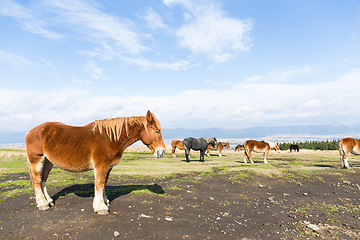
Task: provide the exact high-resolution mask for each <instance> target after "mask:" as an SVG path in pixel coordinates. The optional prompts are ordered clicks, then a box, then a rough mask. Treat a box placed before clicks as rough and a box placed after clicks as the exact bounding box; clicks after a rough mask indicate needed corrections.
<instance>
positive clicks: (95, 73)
mask: <svg viewBox="0 0 360 240" xmlns="http://www.w3.org/2000/svg"><path fill="white" fill-rule="evenodd" d="M83 69H84V70H85V71H86V72H90V73H91V74H90V76H91V77H93V78H95V79H100V80H105V79H106V76H105V75H104V73H103V69H102V68H101V67H99V66H98V65H97V63H96V62H94V61H92V60H89V61H87V62H86V64H85V65H84V66H83Z"/></svg>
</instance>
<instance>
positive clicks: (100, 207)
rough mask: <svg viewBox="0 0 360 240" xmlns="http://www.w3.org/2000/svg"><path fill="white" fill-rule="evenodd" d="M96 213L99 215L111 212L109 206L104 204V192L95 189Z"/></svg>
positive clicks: (94, 205)
mask: <svg viewBox="0 0 360 240" xmlns="http://www.w3.org/2000/svg"><path fill="white" fill-rule="evenodd" d="M93 208H94V212H97V213H99V214H107V213H108V211H109V208H108V206H106V204H105V202H104V190H103V189H102V190H100V189H96V187H95V197H94V201H93Z"/></svg>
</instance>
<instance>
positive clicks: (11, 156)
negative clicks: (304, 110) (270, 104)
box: [0, 149, 360, 201]
mask: <svg viewBox="0 0 360 240" xmlns="http://www.w3.org/2000/svg"><path fill="white" fill-rule="evenodd" d="M1 152H2V153H3V156H2V155H0V187H1V190H2V191H1V192H0V199H1V200H2V201H3V200H4V199H7V198H9V197H12V196H17V195H19V194H21V192H23V193H25V192H31V191H32V190H31V188H30V181H29V180H24V179H16V180H14V181H11V182H9V181H7V180H6V179H8V178H9V177H8V176H10V175H13V174H20V175H21V176H26V177H27V178H28V167H27V160H26V156H24V153H25V151H24V150H23V149H19V150H17V149H11V150H4V149H1ZM243 159H244V157H243V152H240V153H235V152H233V151H224V152H223V156H222V157H218V156H214V155H213V156H211V157H207V156H205V162H204V163H201V162H199V161H198V160H199V152H192V153H191V162H190V163H187V162H185V155H184V153H183V152H180V153H178V154H177V157H176V158H173V157H172V156H171V153H170V152H167V153H166V154H165V157H164V158H162V159H157V158H154V156H153V154H152V153H151V152H150V151H145V152H136V151H130V150H126V151H125V153H124V155H123V160H122V162H121V163H120V164H118V165H117V166H115V167H114V168H113V170H112V172H111V174H110V180H112V181H116V180H117V179H119V180H121V181H122V182H126V181H136V179H144V178H148V179H149V178H150V179H154V180H156V179H161V178H163V177H168V178H173V179H172V180H171V181H173V182H175V183H176V182H181V181H187V180H189V179H191V180H192V181H195V180H193V178H192V177H191V176H188V175H189V173H191V174H192V175H196V176H201V177H204V178H211V177H212V176H213V175H214V174H216V175H224V176H226V177H229V178H231V181H234V182H239V183H242V182H244V180H254V181H255V182H256V176H258V175H265V176H268V177H275V178H277V179H278V180H279V181H288V182H290V181H291V182H300V181H304V180H309V179H310V178H311V177H313V176H318V175H320V174H322V172H323V170H330V172H336V171H342V172H346V171H351V170H344V169H341V163H340V160H339V153H338V151H301V152H300V153H289V152H288V151H286V152H285V151H284V152H281V153H279V154H277V153H275V152H273V151H272V152H270V154H269V155H268V161H269V164H264V163H263V156H262V155H261V154H256V153H254V154H253V160H254V161H255V163H254V164H251V163H246V164H245V163H244V161H243ZM359 162H360V158H359V157H357V156H353V155H351V156H350V159H349V163H350V165H357V166H359V165H358V164H359ZM177 176H181V177H177ZM150 181H151V180H150ZM93 182H94V173H93V171H88V172H83V173H73V172H66V171H63V170H61V169H59V168H57V167H54V168H53V170H52V171H51V173H50V176H49V179H48V182H47V183H48V185H49V186H51V188H52V189H54V188H60V190H61V188H64V186H71V185H75V184H90V183H93ZM113 190H114V191H122V192H125V193H129V192H135V193H143V192H149V191H150V192H151V189H148V188H146V189H139V186H137V187H135V189H130V190H129V189H122V188H119V189H113ZM174 190H175V189H174ZM78 191H80V190H78ZM79 194H84V193H81V192H79ZM114 194H119V193H114ZM1 200H0V201H1Z"/></svg>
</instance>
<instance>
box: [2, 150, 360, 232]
mask: <svg viewBox="0 0 360 240" xmlns="http://www.w3.org/2000/svg"><path fill="white" fill-rule="evenodd" d="M210 154H211V156H210V157H207V156H205V162H199V152H195V151H191V154H190V155H191V159H190V162H189V163H187V162H186V159H185V154H184V151H181V150H176V156H177V157H176V158H173V157H172V156H171V149H167V151H166V153H165V157H164V158H162V159H156V158H154V156H153V153H151V152H150V151H148V150H147V148H146V147H130V148H128V149H127V150H126V151H125V154H124V156H123V160H122V162H121V163H120V164H118V165H117V166H116V167H114V169H113V170H112V172H111V175H110V178H109V182H108V185H107V189H106V193H107V195H108V198H109V200H110V201H111V206H110V214H109V215H107V216H100V215H98V214H96V213H94V212H93V209H92V200H93V197H94V185H93V181H94V174H93V172H92V171H89V172H84V173H73V172H66V171H63V170H61V169H59V168H56V167H54V169H53V170H52V171H51V173H50V176H49V179H48V181H47V186H48V191H49V194H50V196H51V197H52V198H53V199H54V200H55V206H53V207H52V208H50V209H49V210H47V211H39V210H38V209H37V208H36V204H35V199H34V191H33V190H32V189H31V187H30V181H29V175H28V168H27V164H26V155H25V151H24V150H23V149H0V186H1V187H0V239H35V238H37V239H63V238H64V239H112V238H114V239H115V238H119V239H308V238H309V239H313V238H314V239H315V238H316V239H318V238H324V239H330V238H334V239H359V238H360V235H359V233H360V227H359V222H360V194H359V192H360V179H359V173H360V170H359V169H360V157H358V156H354V155H350V157H349V164H350V166H351V167H352V169H342V168H341V162H340V157H339V152H338V151H312V150H303V149H300V152H292V153H290V152H289V151H282V152H281V153H276V152H275V151H274V150H271V151H270V153H269V155H268V161H269V164H264V163H263V156H262V154H257V153H254V154H253V155H252V157H253V160H254V162H255V163H254V164H250V163H246V164H245V163H244V155H243V151H240V152H236V153H235V152H234V151H233V150H223V152H222V157H218V151H210ZM311 224H314V225H316V226H317V227H318V228H316V229H315V230H314V229H312V228H311V226H310V225H311ZM309 226H310V227H309Z"/></svg>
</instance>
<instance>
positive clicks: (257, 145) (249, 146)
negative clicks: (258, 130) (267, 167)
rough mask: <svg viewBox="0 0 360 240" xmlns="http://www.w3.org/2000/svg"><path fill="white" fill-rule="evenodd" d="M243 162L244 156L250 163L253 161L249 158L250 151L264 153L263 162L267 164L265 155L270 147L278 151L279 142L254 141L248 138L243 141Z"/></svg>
mask: <svg viewBox="0 0 360 240" xmlns="http://www.w3.org/2000/svg"><path fill="white" fill-rule="evenodd" d="M244 149H245V152H244V163H246V158H247V159H248V160H250V162H251V163H254V161H253V160H252V158H251V153H252V152H253V151H254V152H257V153H264V163H265V164H267V163H268V161H267V155H268V154H269V151H270V149H275V151H277V152H278V153H279V152H280V147H279V143H278V142H277V143H273V142H267V141H255V140H248V141H245V142H244Z"/></svg>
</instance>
